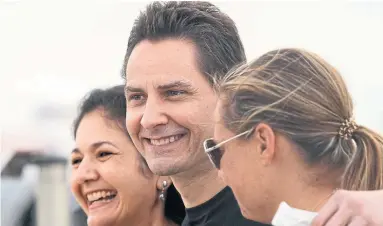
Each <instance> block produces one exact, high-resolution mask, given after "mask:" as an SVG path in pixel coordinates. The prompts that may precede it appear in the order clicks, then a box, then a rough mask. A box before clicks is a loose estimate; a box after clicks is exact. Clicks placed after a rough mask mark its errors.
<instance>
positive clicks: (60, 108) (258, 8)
mask: <svg viewBox="0 0 383 226" xmlns="http://www.w3.org/2000/svg"><path fill="white" fill-rule="evenodd" d="M215 3H216V4H217V5H218V6H219V7H220V8H221V10H222V11H224V12H226V13H228V14H229V15H230V16H231V17H232V18H233V19H234V21H235V22H236V23H237V26H238V29H239V32H240V35H241V38H242V40H243V42H244V45H245V49H246V53H247V56H248V59H249V60H252V59H254V58H255V57H257V56H259V55H261V54H263V53H265V52H266V51H269V50H272V49H275V48H279V47H299V48H305V49H308V50H311V51H314V52H316V53H318V54H319V55H321V56H322V57H324V58H325V59H326V60H327V61H329V62H330V63H332V64H333V65H334V66H335V67H336V68H338V69H339V70H340V72H341V73H342V74H343V76H344V78H345V80H346V82H347V83H348V85H349V89H350V91H351V93H352V95H353V97H354V102H355V106H356V108H355V116H356V119H357V122H358V123H360V124H364V125H366V126H369V127H372V128H374V129H377V130H379V131H380V132H383V101H382V98H381V96H383V79H382V78H381V77H382V76H383V67H382V65H383V57H382V56H381V55H382V53H383V41H382V40H383V2H361V1H359V2H356V1H354V2H351V1H349V2H346V1H342V2H339V3H332V1H330V2H328V1H324V2H318V1H315V2H314V1H306V2H305V1H292V2H289V1H268V2H266V1H263V2H262V1H253V2H250V1H246V2H215ZM145 5H146V2H135V3H134V2H133V3H132V2H127V1H110V0H98V1H36V0H34V1H32V0H29V1H22V0H19V1H18V0H12V1H11V0H8V1H5V0H3V1H1V0H0V92H1V93H0V94H1V95H0V100H1V103H2V107H1V109H2V110H1V113H0V114H1V127H0V128H1V130H2V132H3V140H2V142H3V144H2V146H3V148H10V147H17V146H20V145H21V146H22V145H29V144H33V145H50V146H52V147H54V148H56V149H57V150H59V151H66V152H68V151H69V150H70V149H71V147H72V146H73V141H72V138H71V134H70V128H71V122H72V120H73V118H74V116H75V113H76V108H77V104H78V103H79V100H80V98H81V97H82V96H83V95H84V94H85V93H86V92H88V91H89V90H91V89H92V88H97V87H106V86H110V85H114V84H118V83H121V82H122V80H121V79H120V74H119V73H120V69H121V65H122V60H123V56H124V53H125V48H126V44H127V39H128V36H129V32H130V29H131V26H132V24H133V20H134V19H135V17H136V16H137V15H138V13H139V11H140V10H142V9H143V8H144V6H145ZM49 112H52V113H51V114H50V113H49Z"/></svg>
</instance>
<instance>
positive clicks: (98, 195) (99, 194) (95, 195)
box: [87, 191, 117, 202]
mask: <svg viewBox="0 0 383 226" xmlns="http://www.w3.org/2000/svg"><path fill="white" fill-rule="evenodd" d="M116 194H117V192H114V191H96V192H92V193H89V194H87V199H88V201H89V202H94V201H96V200H99V199H106V198H110V197H111V196H115V195H116Z"/></svg>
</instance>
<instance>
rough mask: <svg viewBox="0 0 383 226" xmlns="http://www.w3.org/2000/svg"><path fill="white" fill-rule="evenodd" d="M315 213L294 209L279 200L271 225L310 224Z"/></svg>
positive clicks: (296, 225) (306, 225)
mask: <svg viewBox="0 0 383 226" xmlns="http://www.w3.org/2000/svg"><path fill="white" fill-rule="evenodd" d="M316 215H317V213H315V212H310V211H306V210H301V209H295V208H293V207H291V206H289V205H288V204H287V203H285V202H281V204H280V205H279V208H278V210H277V212H276V214H275V215H274V218H273V221H272V222H271V224H272V225H273V226H310V224H311V222H312V221H313V219H314V217H315V216H316Z"/></svg>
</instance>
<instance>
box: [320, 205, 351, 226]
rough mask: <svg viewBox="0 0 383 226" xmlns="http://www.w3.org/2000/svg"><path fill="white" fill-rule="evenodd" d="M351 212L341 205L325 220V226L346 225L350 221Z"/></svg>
mask: <svg viewBox="0 0 383 226" xmlns="http://www.w3.org/2000/svg"><path fill="white" fill-rule="evenodd" d="M351 218H352V212H351V211H350V210H349V209H348V208H347V207H341V208H340V209H338V211H336V213H335V214H334V215H333V216H332V217H331V218H330V219H329V220H328V221H327V223H326V224H325V225H326V226H334V225H336V226H346V225H347V223H348V222H350V221H351Z"/></svg>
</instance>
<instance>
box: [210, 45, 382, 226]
mask: <svg viewBox="0 0 383 226" xmlns="http://www.w3.org/2000/svg"><path fill="white" fill-rule="evenodd" d="M218 88H219V93H220V99H219V101H218V105H217V107H216V111H215V120H216V125H215V130H214V138H213V139H208V140H206V141H205V143H204V146H205V151H206V153H207V154H208V155H209V157H210V159H211V161H212V162H213V164H214V165H215V166H216V167H217V168H218V169H219V172H220V175H221V177H222V178H223V179H224V181H225V182H226V183H227V184H228V185H229V186H230V187H231V188H232V190H233V192H234V194H235V196H236V198H237V200H238V203H239V205H240V207H241V211H242V213H243V215H244V216H245V217H247V218H249V219H252V220H256V221H260V222H263V223H271V222H272V220H273V217H274V215H275V213H276V211H277V209H278V207H279V206H280V204H281V203H283V202H285V203H287V204H288V205H289V206H290V207H293V208H297V209H302V210H307V211H311V212H317V211H319V209H320V208H321V207H322V206H323V205H324V204H325V203H326V201H327V200H328V199H329V198H330V197H331V195H332V194H333V193H334V191H336V190H337V189H346V190H378V189H383V138H382V136H381V135H379V134H378V133H376V132H374V131H372V130H370V129H368V128H366V127H364V126H362V125H359V124H357V123H356V122H355V121H354V119H353V104H352V100H351V97H350V94H349V92H348V90H347V88H346V85H345V83H344V81H343V79H342V77H341V76H340V74H339V73H338V72H337V71H336V70H335V69H334V68H333V67H332V66H331V65H329V64H328V63H326V62H325V61H323V60H322V59H321V58H320V57H318V56H317V55H315V54H313V53H310V52H307V51H304V50H299V49H280V50H275V51H271V52H268V53H266V54H264V55H263V56H261V57H260V58H259V59H257V60H256V61H254V62H252V63H250V64H247V65H243V66H241V67H239V68H237V69H236V70H233V71H232V72H231V73H229V74H228V75H227V76H226V78H225V79H223V81H222V83H221V84H220V85H219V86H218ZM327 223H328V225H334V224H332V222H327ZM348 223H349V222H341V223H340V224H339V225H349V224H348ZM336 225H338V224H336Z"/></svg>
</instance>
